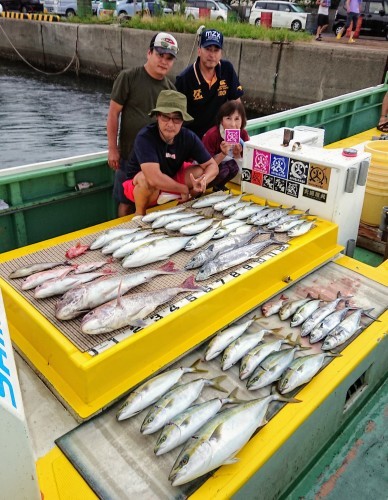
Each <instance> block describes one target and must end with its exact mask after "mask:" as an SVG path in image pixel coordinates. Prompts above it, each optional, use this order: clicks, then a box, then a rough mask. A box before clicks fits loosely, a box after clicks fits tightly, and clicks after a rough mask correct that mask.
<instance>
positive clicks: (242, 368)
mask: <svg viewBox="0 0 388 500" xmlns="http://www.w3.org/2000/svg"><path fill="white" fill-rule="evenodd" d="M246 367H247V364H246V363H244V364H242V365H241V367H240V371H243V370H245V368H246Z"/></svg>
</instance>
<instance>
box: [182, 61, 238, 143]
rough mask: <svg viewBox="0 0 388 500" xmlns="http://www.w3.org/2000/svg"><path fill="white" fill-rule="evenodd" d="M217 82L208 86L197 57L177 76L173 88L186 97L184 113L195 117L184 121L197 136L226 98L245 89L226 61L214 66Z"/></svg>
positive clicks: (209, 123) (204, 128)
mask: <svg viewBox="0 0 388 500" xmlns="http://www.w3.org/2000/svg"><path fill="white" fill-rule="evenodd" d="M216 76H217V81H216V82H215V83H214V84H213V85H212V86H211V87H210V88H209V84H208V83H207V82H206V80H205V79H204V78H203V76H202V73H201V71H200V69H199V59H197V60H196V62H195V63H194V64H193V65H191V66H189V67H188V68H186V69H185V70H184V71H182V73H181V74H180V75H178V76H177V78H176V82H175V87H176V89H177V90H178V91H179V92H182V94H185V96H186V97H187V112H188V113H189V114H190V115H191V116H192V117H193V118H194V121H193V122H190V123H188V124H187V127H188V128H189V129H190V130H193V132H195V133H196V134H197V135H198V137H200V138H202V136H203V134H204V133H205V132H207V131H208V130H209V128H211V127H212V126H213V125H215V119H216V115H217V112H218V110H219V109H220V107H221V106H222V104H224V102H226V101H231V100H233V99H238V98H239V97H241V96H242V95H243V94H244V92H243V89H242V86H241V84H240V82H239V79H238V76H237V74H236V72H235V70H234V68H233V65H232V63H230V62H229V61H225V60H223V59H222V60H221V61H220V64H219V65H218V66H217V67H216Z"/></svg>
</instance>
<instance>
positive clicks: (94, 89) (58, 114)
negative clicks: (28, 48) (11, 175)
mask: <svg viewBox="0 0 388 500" xmlns="http://www.w3.org/2000/svg"><path fill="white" fill-rule="evenodd" d="M111 88H112V82H110V81H106V80H103V79H99V78H86V77H84V76H82V77H81V76H80V77H77V76H76V75H75V74H74V73H66V74H63V75H46V74H42V73H39V72H37V71H34V70H33V69H31V68H30V67H28V66H27V65H26V64H24V63H13V62H10V61H5V60H0V141H1V158H0V169H3V168H8V167H15V166H19V165H26V164H30V163H36V162H41V161H48V160H56V159H59V158H63V157H68V156H75V155H78V154H86V153H94V152H98V151H104V150H106V149H107V137H106V117H107V113H108V108H109V99H110V92H111Z"/></svg>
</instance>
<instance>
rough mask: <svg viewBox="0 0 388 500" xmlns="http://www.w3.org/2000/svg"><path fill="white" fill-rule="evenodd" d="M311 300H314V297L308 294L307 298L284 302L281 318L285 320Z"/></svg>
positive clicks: (280, 312) (280, 311) (280, 313)
mask: <svg viewBox="0 0 388 500" xmlns="http://www.w3.org/2000/svg"><path fill="white" fill-rule="evenodd" d="M310 300H314V297H313V296H311V295H310V294H307V297H306V298H305V299H298V300H291V301H290V302H287V303H286V304H284V305H283V306H282V307H281V308H280V310H279V318H280V319H281V320H282V321H284V320H286V319H288V318H290V317H291V316H293V315H294V314H295V313H296V311H297V310H298V309H299V308H300V307H302V306H304V305H305V304H307V302H309V301H310Z"/></svg>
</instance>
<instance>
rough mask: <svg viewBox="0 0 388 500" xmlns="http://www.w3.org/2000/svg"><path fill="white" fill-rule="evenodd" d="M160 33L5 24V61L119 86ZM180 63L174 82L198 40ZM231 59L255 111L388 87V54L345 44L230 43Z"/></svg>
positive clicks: (0, 23) (181, 38)
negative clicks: (386, 82) (386, 78)
mask: <svg viewBox="0 0 388 500" xmlns="http://www.w3.org/2000/svg"><path fill="white" fill-rule="evenodd" d="M153 34H154V33H153V32H150V31H143V30H136V29H127V28H122V27H120V26H118V25H115V26H96V25H77V24H67V23H48V22H40V21H27V20H14V19H4V18H0V58H1V57H2V58H6V59H14V60H20V56H19V55H18V54H17V52H16V50H17V51H18V52H19V53H20V54H21V56H23V57H24V58H25V59H26V60H27V61H28V62H29V63H31V64H33V65H35V66H37V67H39V68H40V69H42V68H43V69H45V70H47V71H53V72H54V71H60V70H63V69H65V68H67V66H69V64H70V63H71V64H70V67H69V71H74V72H79V73H83V74H89V75H96V76H99V77H103V78H109V79H114V78H115V77H116V75H117V74H118V72H119V71H120V70H121V69H123V68H131V67H135V66H139V65H142V64H144V61H145V54H146V50H147V48H148V46H149V42H150V39H151V37H152V35H153ZM175 36H176V38H177V40H178V43H179V48H180V49H179V55H178V59H177V61H176V63H175V65H174V68H173V72H172V75H171V79H172V80H173V81H174V80H175V76H176V75H177V74H178V73H179V72H180V71H182V70H183V69H184V68H185V67H186V66H187V65H188V64H189V63H191V62H193V60H194V58H195V56H196V46H195V36H194V35H189V34H181V33H178V34H176V35H175ZM224 57H225V58H226V59H229V60H230V61H231V62H232V63H233V65H234V67H235V69H236V71H237V73H238V75H239V78H240V81H241V83H242V85H243V87H244V91H245V95H244V101H245V103H246V105H247V107H248V108H249V109H252V110H256V111H258V112H262V113H271V112H274V111H280V110H283V109H288V108H293V107H296V106H301V105H304V104H310V103H312V102H317V101H320V100H322V99H328V98H330V97H335V96H338V95H341V94H344V93H347V92H352V91H355V90H359V89H362V88H366V87H370V86H374V85H378V84H380V83H382V80H383V75H384V71H385V70H386V68H387V59H388V57H387V52H386V51H385V50H378V49H376V48H369V47H354V46H347V45H343V44H338V45H335V44H332V45H330V46H329V45H328V44H322V45H319V46H318V44H316V43H276V42H262V41H256V40H240V39H233V38H226V39H225V42H224Z"/></svg>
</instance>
